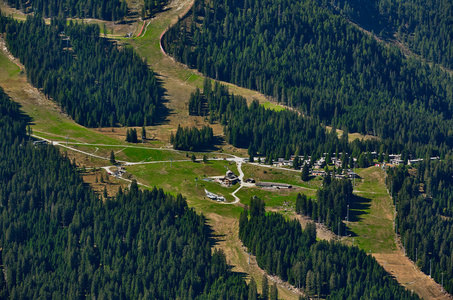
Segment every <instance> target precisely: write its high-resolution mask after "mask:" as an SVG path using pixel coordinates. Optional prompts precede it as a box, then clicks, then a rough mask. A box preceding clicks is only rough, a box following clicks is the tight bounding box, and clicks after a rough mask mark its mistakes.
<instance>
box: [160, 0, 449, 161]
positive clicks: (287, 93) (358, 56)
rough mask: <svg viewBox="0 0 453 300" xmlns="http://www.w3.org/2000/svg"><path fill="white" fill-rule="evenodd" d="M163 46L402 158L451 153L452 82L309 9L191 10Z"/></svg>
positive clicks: (228, 4)
mask: <svg viewBox="0 0 453 300" xmlns="http://www.w3.org/2000/svg"><path fill="white" fill-rule="evenodd" d="M163 46H164V48H165V50H166V51H167V52H168V53H169V54H170V55H172V56H174V57H175V58H176V59H177V60H179V61H181V62H183V63H185V64H187V65H189V66H190V67H193V68H196V69H198V70H199V71H201V72H203V73H204V74H206V75H207V76H209V77H211V78H214V79H219V80H223V81H228V82H232V83H235V84H238V85H240V86H244V87H247V88H251V89H255V90H258V91H260V92H262V93H264V94H266V95H269V96H271V97H272V98H273V99H274V100H275V101H277V102H279V103H283V104H286V105H288V106H290V107H293V108H297V109H298V110H299V111H301V112H302V114H303V115H308V116H310V117H311V118H312V119H313V120H317V121H318V123H319V122H322V123H324V124H326V125H334V126H335V127H336V128H342V129H346V128H347V129H348V130H349V132H359V133H362V134H372V135H375V136H378V137H380V138H381V139H384V140H386V139H392V140H395V141H397V142H399V143H403V144H406V145H408V147H409V148H414V147H418V146H422V147H426V148H430V149H431V148H432V149H434V150H435V151H439V152H443V153H445V152H447V151H448V149H450V148H451V147H452V146H453V131H451V127H452V125H453V120H452V113H453V102H452V99H453V94H452V91H453V88H452V87H453V80H452V78H451V76H450V75H449V74H448V73H447V72H444V71H442V70H441V69H440V68H438V67H429V66H428V65H427V64H422V63H421V62H420V61H418V60H415V59H407V58H405V57H404V56H403V55H402V54H401V53H400V52H399V50H397V49H396V48H393V47H386V46H384V45H381V44H380V43H379V42H377V41H376V40H375V39H374V38H372V37H370V36H368V35H367V34H365V33H363V32H362V31H360V30H359V29H357V28H356V27H355V26H354V25H352V24H350V23H349V22H348V21H347V20H345V19H344V18H343V17H342V16H338V15H335V14H333V13H332V12H331V10H330V9H327V8H323V7H322V6H320V5H319V3H317V2H316V1H313V0H304V1H290V0H278V1H274V0H272V1H271V0H265V1H258V0H241V1H219V0H214V1H207V0H197V1H196V2H195V5H194V6H193V9H192V12H191V14H190V15H189V16H188V17H187V18H185V19H183V20H180V21H179V22H178V23H177V24H176V25H175V26H173V27H172V28H171V29H170V30H169V31H168V32H167V34H166V35H165V36H164V37H163ZM197 109H198V108H197ZM195 110H196V109H194V110H193V111H195ZM201 110H202V108H201ZM427 151H431V150H427Z"/></svg>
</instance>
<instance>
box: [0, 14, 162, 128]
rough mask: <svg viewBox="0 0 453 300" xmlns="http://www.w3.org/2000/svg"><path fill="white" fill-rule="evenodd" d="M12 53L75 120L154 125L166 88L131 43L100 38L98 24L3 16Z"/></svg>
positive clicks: (1, 26) (0, 21) (32, 80)
mask: <svg viewBox="0 0 453 300" xmlns="http://www.w3.org/2000/svg"><path fill="white" fill-rule="evenodd" d="M0 32H5V33H6V38H5V40H6V43H7V46H8V49H9V50H10V51H11V53H12V54H13V55H14V56H16V57H18V58H19V59H20V61H21V63H23V64H24V66H25V69H26V72H27V78H28V80H29V81H30V83H31V84H33V85H34V86H35V87H37V88H39V89H42V91H43V92H44V94H45V95H47V96H48V97H51V98H52V99H53V100H54V101H55V102H56V103H57V104H59V105H60V106H61V108H62V109H63V110H64V111H65V112H67V113H68V114H69V115H70V116H71V117H72V118H73V119H74V120H75V121H76V122H77V123H79V124H81V125H84V126H87V127H99V126H118V125H123V126H142V125H153V124H154V123H155V122H156V120H157V118H158V111H157V108H158V106H159V104H160V101H161V97H162V95H161V94H162V92H161V89H160V86H159V84H158V82H157V80H156V78H155V76H154V73H153V71H152V70H150V69H149V68H148V65H147V63H146V61H143V60H142V59H141V58H140V57H139V56H138V54H136V53H135V52H134V50H133V49H132V48H131V47H127V46H121V47H120V46H117V45H115V44H114V43H113V42H111V41H109V40H107V39H105V38H102V37H100V36H99V27H98V26H97V25H86V24H83V23H81V24H76V23H72V21H70V22H69V24H66V20H64V19H58V20H57V19H52V21H51V25H45V24H44V20H43V19H42V18H41V17H40V16H39V15H37V16H34V17H31V16H29V17H27V20H26V21H25V22H18V21H15V20H12V19H10V18H7V17H5V16H1V17H0Z"/></svg>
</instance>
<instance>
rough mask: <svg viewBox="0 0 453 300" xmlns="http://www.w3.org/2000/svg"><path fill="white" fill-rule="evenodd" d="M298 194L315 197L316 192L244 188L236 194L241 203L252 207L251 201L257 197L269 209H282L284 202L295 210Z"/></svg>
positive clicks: (293, 189) (294, 189) (296, 189)
mask: <svg viewBox="0 0 453 300" xmlns="http://www.w3.org/2000/svg"><path fill="white" fill-rule="evenodd" d="M298 193H301V194H306V195H307V196H311V197H313V196H314V194H315V192H314V191H311V190H306V189H302V188H292V189H280V190H279V189H261V188H256V187H252V188H242V189H241V190H239V192H237V193H236V196H238V197H239V198H241V203H242V204H245V205H250V199H251V198H252V197H253V196H256V197H258V198H260V199H262V200H264V201H265V203H266V207H267V208H280V207H284V204H283V203H284V202H288V203H289V206H291V207H292V208H294V206H295V203H296V196H297V194H298Z"/></svg>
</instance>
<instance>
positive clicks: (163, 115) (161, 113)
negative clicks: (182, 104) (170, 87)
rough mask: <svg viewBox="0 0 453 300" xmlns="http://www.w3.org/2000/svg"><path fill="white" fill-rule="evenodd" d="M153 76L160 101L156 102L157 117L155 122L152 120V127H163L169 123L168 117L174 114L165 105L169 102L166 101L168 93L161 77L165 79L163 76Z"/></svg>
mask: <svg viewBox="0 0 453 300" xmlns="http://www.w3.org/2000/svg"><path fill="white" fill-rule="evenodd" d="M154 76H155V78H156V82H157V85H158V86H159V98H160V101H159V102H158V105H157V111H158V113H157V117H156V120H154V125H165V124H168V123H169V122H170V121H169V120H168V118H167V117H168V116H169V115H171V114H175V112H173V110H172V109H169V108H168V107H167V106H166V105H165V104H166V103H168V102H169V100H168V91H167V89H165V88H164V81H163V79H162V77H165V76H164V75H161V74H158V73H154Z"/></svg>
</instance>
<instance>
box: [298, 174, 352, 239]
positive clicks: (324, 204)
mask: <svg viewBox="0 0 453 300" xmlns="http://www.w3.org/2000/svg"><path fill="white" fill-rule="evenodd" d="M352 191H353V188H352V183H351V181H350V180H349V179H341V180H339V179H332V178H331V177H330V174H328V175H327V176H325V177H324V180H323V183H322V188H321V189H319V190H318V191H317V192H316V201H314V200H313V199H309V198H307V196H305V195H301V194H298V195H297V199H296V213H298V214H302V215H305V216H309V217H310V218H311V219H312V220H314V221H316V222H319V223H323V224H325V225H326V226H327V228H329V229H330V230H332V232H334V233H338V232H339V231H340V232H341V233H343V232H345V227H346V224H345V223H343V222H342V221H343V220H345V219H346V214H347V205H348V204H349V203H353V202H354V195H353V193H352Z"/></svg>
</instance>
